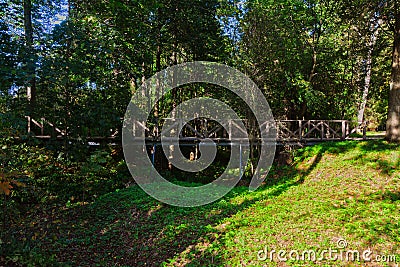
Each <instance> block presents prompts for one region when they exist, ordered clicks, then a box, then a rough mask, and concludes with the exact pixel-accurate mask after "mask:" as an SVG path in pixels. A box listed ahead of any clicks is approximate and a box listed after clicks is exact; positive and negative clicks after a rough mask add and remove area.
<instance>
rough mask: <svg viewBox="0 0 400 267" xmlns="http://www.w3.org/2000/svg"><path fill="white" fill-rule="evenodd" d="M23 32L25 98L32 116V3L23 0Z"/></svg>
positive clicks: (33, 95) (33, 97)
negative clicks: (26, 77) (26, 53)
mask: <svg viewBox="0 0 400 267" xmlns="http://www.w3.org/2000/svg"><path fill="white" fill-rule="evenodd" d="M24 30H25V42H26V49H27V51H28V57H29V58H28V63H27V68H28V69H27V73H28V77H29V80H28V85H27V87H26V96H27V99H28V113H29V116H32V114H33V112H34V108H35V102H36V77H35V60H34V51H33V50H34V48H33V27H32V2H31V0H24Z"/></svg>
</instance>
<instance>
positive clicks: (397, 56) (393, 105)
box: [386, 1, 400, 142]
mask: <svg viewBox="0 0 400 267" xmlns="http://www.w3.org/2000/svg"><path fill="white" fill-rule="evenodd" d="M392 12H393V20H394V23H393V25H392V27H391V28H392V30H393V39H394V40H393V53H392V75H391V83H390V92H389V107H388V119H387V123H386V138H387V139H388V140H389V141H394V142H400V4H399V3H398V1H395V2H394V3H393V9H392Z"/></svg>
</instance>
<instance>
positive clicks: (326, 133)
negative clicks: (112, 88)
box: [26, 116, 368, 142]
mask: <svg viewBox="0 0 400 267" xmlns="http://www.w3.org/2000/svg"><path fill="white" fill-rule="evenodd" d="M26 118H27V122H28V126H27V131H28V133H29V134H33V135H35V136H36V137H38V138H42V139H46V138H54V137H55V138H64V137H65V136H67V135H68V134H66V133H65V131H63V130H61V129H59V128H58V127H56V126H55V125H54V124H53V123H51V122H49V121H47V120H46V119H45V118H41V119H40V120H35V119H33V118H31V117H29V116H27V117H26ZM367 125H368V122H364V123H361V124H354V123H352V122H350V121H348V120H277V121H265V122H261V123H260V124H259V125H258V127H259V129H260V130H261V131H264V133H267V135H269V134H270V130H271V129H272V128H274V131H275V132H276V140H277V141H281V142H286V141H288V142H289V141H299V142H303V141H329V140H345V139H348V138H350V135H352V134H354V133H356V132H360V131H362V133H363V138H364V139H366V129H367ZM243 126H244V128H243ZM130 127H132V128H131V130H132V134H133V136H136V137H145V138H147V139H152V140H155V141H156V140H160V139H161V133H163V134H164V135H168V134H171V136H174V135H173V134H175V135H176V134H177V133H179V138H180V139H181V140H185V139H187V140H189V139H190V140H194V139H204V138H212V139H216V140H217V139H225V140H229V139H230V137H232V136H237V135H238V134H241V133H248V132H250V131H251V128H252V127H251V125H250V121H249V120H230V119H227V120H222V121H219V122H218V123H217V122H216V121H214V120H207V119H204V118H197V119H193V120H185V119H182V118H179V119H178V118H163V119H160V120H159V121H158V122H157V123H152V122H145V121H136V120H131V122H130ZM49 130H50V132H49ZM161 130H162V132H161ZM118 133H119V131H118V130H115V129H114V130H112V131H111V130H110V136H105V137H98V136H97V137H94V136H92V137H88V138H89V139H90V138H92V139H102V138H103V139H114V138H116V136H117V134H118ZM252 138H253V139H259V138H260V132H258V134H257V133H256V134H255V135H254V131H253V135H252Z"/></svg>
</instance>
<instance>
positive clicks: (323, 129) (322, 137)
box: [320, 121, 325, 140]
mask: <svg viewBox="0 0 400 267" xmlns="http://www.w3.org/2000/svg"><path fill="white" fill-rule="evenodd" d="M320 124H321V140H323V139H324V136H325V127H324V126H325V125H324V122H323V121H320Z"/></svg>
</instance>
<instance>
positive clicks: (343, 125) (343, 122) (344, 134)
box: [342, 121, 346, 140]
mask: <svg viewBox="0 0 400 267" xmlns="http://www.w3.org/2000/svg"><path fill="white" fill-rule="evenodd" d="M344 139H346V121H342V140H344Z"/></svg>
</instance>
